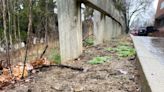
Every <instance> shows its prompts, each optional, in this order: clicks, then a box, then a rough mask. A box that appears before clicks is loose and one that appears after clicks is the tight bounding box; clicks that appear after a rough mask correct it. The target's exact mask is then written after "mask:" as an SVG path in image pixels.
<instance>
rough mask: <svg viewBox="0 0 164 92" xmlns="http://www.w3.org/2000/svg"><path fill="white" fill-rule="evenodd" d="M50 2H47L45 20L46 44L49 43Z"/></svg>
mask: <svg viewBox="0 0 164 92" xmlns="http://www.w3.org/2000/svg"><path fill="white" fill-rule="evenodd" d="M48 1H49V0H46V16H45V17H46V18H45V42H46V43H48V36H47V35H48V23H47V22H48Z"/></svg>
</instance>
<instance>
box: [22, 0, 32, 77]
mask: <svg viewBox="0 0 164 92" xmlns="http://www.w3.org/2000/svg"><path fill="white" fill-rule="evenodd" d="M28 2H29V23H28V32H27V40H26V41H27V44H26V53H25V59H24V67H23V73H22V78H23V75H24V70H25V65H26V60H27V53H28V52H27V51H28V48H29V46H30V44H31V43H30V39H31V38H30V35H31V31H32V0H29V1H28Z"/></svg>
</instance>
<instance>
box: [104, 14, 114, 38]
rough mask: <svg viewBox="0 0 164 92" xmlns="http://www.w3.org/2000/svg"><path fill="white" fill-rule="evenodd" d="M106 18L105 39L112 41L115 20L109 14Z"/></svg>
mask: <svg viewBox="0 0 164 92" xmlns="http://www.w3.org/2000/svg"><path fill="white" fill-rule="evenodd" d="M105 19H106V20H105V31H104V41H110V40H111V39H112V35H113V22H112V19H111V18H110V17H108V16H106V18H105Z"/></svg>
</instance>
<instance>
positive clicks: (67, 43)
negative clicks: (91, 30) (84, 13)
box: [57, 0, 82, 62]
mask: <svg viewBox="0 0 164 92" xmlns="http://www.w3.org/2000/svg"><path fill="white" fill-rule="evenodd" d="M57 5H58V7H57V8H58V22H59V36H60V37H59V39H60V54H61V60H62V62H65V61H68V60H72V59H74V58H77V57H78V56H79V55H80V54H81V53H82V23H81V16H80V14H81V13H80V3H78V0H57Z"/></svg>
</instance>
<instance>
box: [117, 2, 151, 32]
mask: <svg viewBox="0 0 164 92" xmlns="http://www.w3.org/2000/svg"><path fill="white" fill-rule="evenodd" d="M114 2H115V6H116V8H117V9H119V10H120V11H122V12H123V13H124V17H125V23H126V32H127V33H128V32H129V28H130V26H131V23H132V21H133V19H134V18H135V17H136V16H138V15H140V14H141V13H143V12H144V11H146V10H147V9H148V8H149V6H150V5H151V3H152V2H153V0H114Z"/></svg>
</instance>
